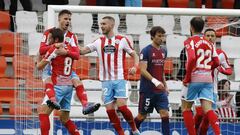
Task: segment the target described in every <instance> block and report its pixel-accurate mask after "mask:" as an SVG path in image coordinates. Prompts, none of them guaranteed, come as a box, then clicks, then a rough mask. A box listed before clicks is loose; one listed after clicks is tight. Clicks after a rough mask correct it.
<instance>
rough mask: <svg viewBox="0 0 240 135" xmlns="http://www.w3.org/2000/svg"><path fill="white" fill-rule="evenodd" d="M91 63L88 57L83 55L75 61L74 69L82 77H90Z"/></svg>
mask: <svg viewBox="0 0 240 135" xmlns="http://www.w3.org/2000/svg"><path fill="white" fill-rule="evenodd" d="M90 67H91V65H90V62H89V59H88V57H81V56H80V58H79V59H78V60H77V61H74V63H73V70H74V71H75V72H76V74H77V75H78V76H79V77H80V78H81V79H82V80H84V79H89V69H90Z"/></svg>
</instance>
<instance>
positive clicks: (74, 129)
mask: <svg viewBox="0 0 240 135" xmlns="http://www.w3.org/2000/svg"><path fill="white" fill-rule="evenodd" d="M65 127H66V128H67V129H68V132H69V133H70V134H71V135H80V133H79V132H78V129H77V127H76V125H75V124H74V123H73V122H72V121H71V120H68V121H67V122H66V123H65Z"/></svg>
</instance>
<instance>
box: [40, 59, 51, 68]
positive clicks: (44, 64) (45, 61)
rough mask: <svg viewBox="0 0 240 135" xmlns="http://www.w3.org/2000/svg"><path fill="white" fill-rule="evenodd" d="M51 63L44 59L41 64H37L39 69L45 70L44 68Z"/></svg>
mask: <svg viewBox="0 0 240 135" xmlns="http://www.w3.org/2000/svg"><path fill="white" fill-rule="evenodd" d="M48 63H49V61H47V60H46V59H42V60H41V61H40V62H39V63H37V69H38V70H43V69H44V67H45V66H46V65H47V64H48Z"/></svg>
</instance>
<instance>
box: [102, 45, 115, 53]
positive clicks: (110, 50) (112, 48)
mask: <svg viewBox="0 0 240 135" xmlns="http://www.w3.org/2000/svg"><path fill="white" fill-rule="evenodd" d="M103 51H104V53H107V54H110V53H114V52H115V51H116V48H115V46H113V45H106V46H105V47H104V48H103Z"/></svg>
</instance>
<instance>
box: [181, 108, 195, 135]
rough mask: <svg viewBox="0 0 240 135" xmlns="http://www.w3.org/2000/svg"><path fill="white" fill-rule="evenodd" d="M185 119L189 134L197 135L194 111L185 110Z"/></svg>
mask: <svg viewBox="0 0 240 135" xmlns="http://www.w3.org/2000/svg"><path fill="white" fill-rule="evenodd" d="M183 120H184V124H185V127H186V128H187V131H188V134H189V135H196V131H195V128H194V119H193V114H192V111H190V110H188V111H184V112H183Z"/></svg>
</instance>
